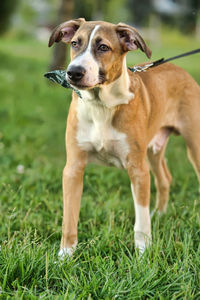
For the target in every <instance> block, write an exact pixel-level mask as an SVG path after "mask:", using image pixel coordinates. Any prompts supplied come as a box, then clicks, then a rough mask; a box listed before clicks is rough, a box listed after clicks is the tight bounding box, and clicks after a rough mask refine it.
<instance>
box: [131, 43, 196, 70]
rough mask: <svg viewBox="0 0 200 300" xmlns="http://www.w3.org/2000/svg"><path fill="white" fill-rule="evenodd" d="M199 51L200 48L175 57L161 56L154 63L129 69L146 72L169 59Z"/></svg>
mask: <svg viewBox="0 0 200 300" xmlns="http://www.w3.org/2000/svg"><path fill="white" fill-rule="evenodd" d="M198 52H200V48H198V49H195V50H192V51H189V52H185V53H182V54H180V55H176V56H173V57H170V58H167V59H164V58H161V59H159V60H156V61H154V62H152V63H149V64H146V65H144V66H134V67H133V68H129V70H131V71H132V72H134V73H136V72H145V71H146V70H148V69H150V68H153V67H157V66H159V65H162V64H164V63H166V62H168V61H171V60H174V59H177V58H180V57H184V56H188V55H192V54H196V53H198Z"/></svg>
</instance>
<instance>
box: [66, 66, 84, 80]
mask: <svg viewBox="0 0 200 300" xmlns="http://www.w3.org/2000/svg"><path fill="white" fill-rule="evenodd" d="M85 73H86V70H85V69H84V68H83V67H81V66H70V67H69V68H68V69H67V75H68V78H69V79H70V81H71V82H74V83H77V82H78V81H80V80H81V79H82V78H83V77H84V75H85Z"/></svg>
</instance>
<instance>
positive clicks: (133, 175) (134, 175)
mask: <svg viewBox="0 0 200 300" xmlns="http://www.w3.org/2000/svg"><path fill="white" fill-rule="evenodd" d="M128 174H129V177H130V180H131V190H132V195H133V200H134V206H135V226H134V231H135V245H136V247H137V248H138V249H139V251H140V253H143V252H144V250H145V248H146V247H148V246H149V245H150V244H151V220H150V213H149V202H150V174H149V168H148V165H147V163H146V161H145V160H144V161H143V162H140V163H138V161H137V163H134V161H130V162H129V164H128Z"/></svg>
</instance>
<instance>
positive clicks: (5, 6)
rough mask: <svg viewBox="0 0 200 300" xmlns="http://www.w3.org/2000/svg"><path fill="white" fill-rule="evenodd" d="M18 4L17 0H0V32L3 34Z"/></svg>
mask: <svg viewBox="0 0 200 300" xmlns="http://www.w3.org/2000/svg"><path fill="white" fill-rule="evenodd" d="M18 4H19V1H18V0H15V1H13V0H1V1H0V34H3V33H4V32H5V31H6V30H7V29H8V28H9V25H10V22H11V17H12V15H13V13H14V12H15V10H16V8H17V6H18Z"/></svg>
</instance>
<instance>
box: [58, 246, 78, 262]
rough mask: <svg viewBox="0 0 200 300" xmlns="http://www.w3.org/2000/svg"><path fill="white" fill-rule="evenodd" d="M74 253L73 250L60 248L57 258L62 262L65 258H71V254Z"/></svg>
mask: <svg viewBox="0 0 200 300" xmlns="http://www.w3.org/2000/svg"><path fill="white" fill-rule="evenodd" d="M74 251H75V248H62V249H60V251H59V252H58V257H59V259H60V260H64V259H66V258H69V257H70V256H72V254H73V252H74Z"/></svg>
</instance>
